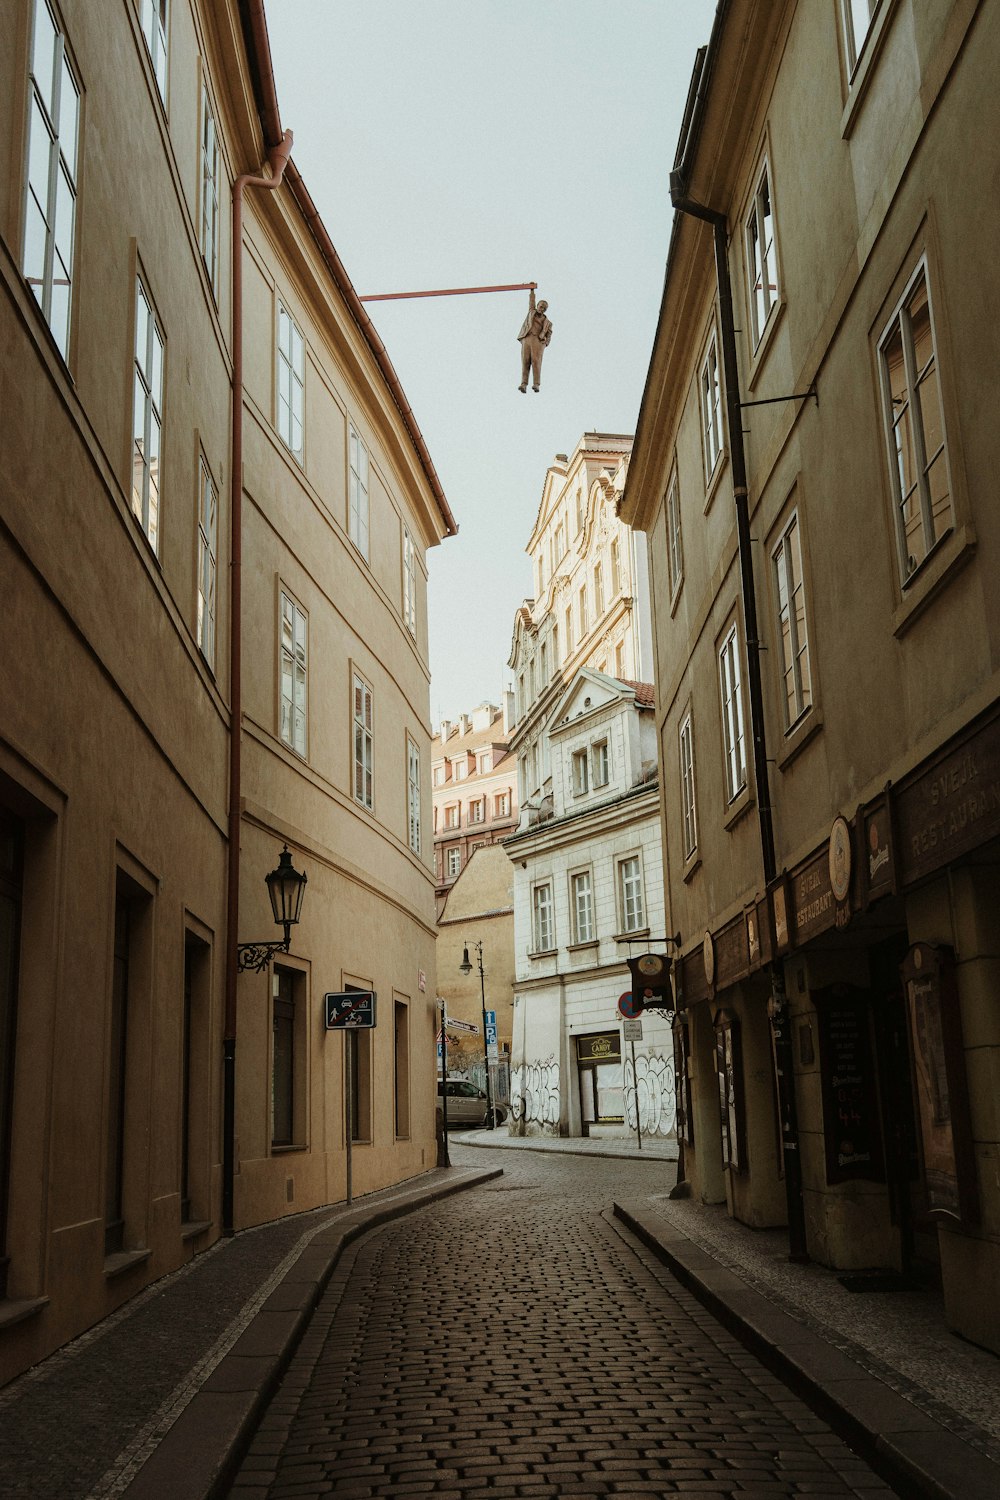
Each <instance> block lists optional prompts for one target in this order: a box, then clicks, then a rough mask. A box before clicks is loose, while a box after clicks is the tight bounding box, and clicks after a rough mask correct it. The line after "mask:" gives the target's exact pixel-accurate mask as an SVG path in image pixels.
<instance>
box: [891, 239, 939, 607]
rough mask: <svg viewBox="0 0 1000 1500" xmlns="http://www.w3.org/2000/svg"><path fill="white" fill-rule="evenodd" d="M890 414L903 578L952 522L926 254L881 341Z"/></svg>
mask: <svg viewBox="0 0 1000 1500" xmlns="http://www.w3.org/2000/svg"><path fill="white" fill-rule="evenodd" d="M879 363H880V367H881V375H882V401H883V417H884V422H885V432H886V440H887V442H888V446H889V470H890V479H891V483H892V492H893V501H894V505H893V510H894V512H895V524H896V544H897V548H898V551H899V562H900V572H901V576H902V580H903V582H904V583H906V582H907V581H908V579H909V578H910V576H911V575H912V574H913V573H914V572H915V571H916V569H917V568H918V567H919V566H920V564H921V563H922V562H923V560H924V558H925V557H926V556H927V554H928V553H929V552H930V551H931V549H932V548H933V547H934V546H935V545H936V543H938V542H939V541H940V540H941V538H942V536H944V534H945V532H947V531H948V530H949V529H950V528H951V525H952V508H951V485H950V482H949V477H948V453H947V447H946V444H945V432H944V413H943V411H942V408H941V389H940V385H939V381H938V361H937V351H936V348H935V339H934V323H933V319H932V316H931V303H930V294H929V290H928V285H927V265H926V262H924V261H921V263H920V265H919V267H918V268H917V271H916V273H915V274H914V276H913V277H912V278H911V280H910V283H909V285H908V286H907V288H906V291H905V292H904V294H903V296H902V298H901V300H900V302H899V305H898V307H897V308H896V310H895V312H894V313H893V315H892V317H891V319H890V320H889V325H888V327H887V328H886V330H885V332H884V333H883V335H882V337H881V339H880V340H879Z"/></svg>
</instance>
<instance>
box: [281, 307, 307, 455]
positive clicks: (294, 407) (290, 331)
mask: <svg viewBox="0 0 1000 1500" xmlns="http://www.w3.org/2000/svg"><path fill="white" fill-rule="evenodd" d="M277 376H278V436H279V437H280V438H281V441H282V442H283V443H284V445H285V447H286V448H287V449H288V450H289V452H291V453H293V454H294V455H295V457H296V458H298V459H301V458H302V405H303V399H302V398H303V391H304V390H305V379H306V346H305V341H304V339H303V337H302V330H301V329H300V328H299V326H298V324H297V323H296V321H295V319H294V318H293V317H292V315H291V313H290V312H289V311H288V309H287V308H286V307H285V306H284V304H283V303H281V302H279V303H278V370H277Z"/></svg>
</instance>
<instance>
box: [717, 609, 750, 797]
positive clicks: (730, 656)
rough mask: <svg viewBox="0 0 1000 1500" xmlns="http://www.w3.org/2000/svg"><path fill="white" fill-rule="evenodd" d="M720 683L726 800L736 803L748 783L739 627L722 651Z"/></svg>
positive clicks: (730, 636)
mask: <svg viewBox="0 0 1000 1500" xmlns="http://www.w3.org/2000/svg"><path fill="white" fill-rule="evenodd" d="M719 684H720V687H721V690H722V735H723V740H724V748H725V753H726V799H727V801H729V802H732V800H733V798H734V797H736V796H737V795H738V794H739V793H740V792H741V791H742V790H743V788H744V787H745V786H746V784H747V764H746V751H745V744H744V734H743V696H742V692H741V688H740V648H739V642H738V640H737V638H736V626H735V625H733V627H732V629H731V630H730V631H729V634H728V635H727V636H726V638H725V641H724V642H723V644H722V649H721V651H720V652H719Z"/></svg>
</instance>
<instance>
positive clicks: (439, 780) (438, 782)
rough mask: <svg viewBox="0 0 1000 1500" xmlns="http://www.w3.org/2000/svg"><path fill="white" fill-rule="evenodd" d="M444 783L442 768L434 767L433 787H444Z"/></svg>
mask: <svg viewBox="0 0 1000 1500" xmlns="http://www.w3.org/2000/svg"><path fill="white" fill-rule="evenodd" d="M444 782H445V771H444V766H435V767H434V785H435V786H444Z"/></svg>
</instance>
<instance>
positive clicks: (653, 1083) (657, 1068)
mask: <svg viewBox="0 0 1000 1500" xmlns="http://www.w3.org/2000/svg"><path fill="white" fill-rule="evenodd" d="M637 1080H638V1085H637ZM637 1094H638V1100H639V1121H640V1124H641V1125H642V1130H643V1134H644V1135H672V1134H673V1132H674V1129H675V1126H676V1119H677V1096H676V1091H675V1087H674V1060H673V1058H672V1057H661V1056H660V1055H659V1054H658V1053H656V1052H652V1053H650V1054H649V1055H648V1056H647V1055H645V1054H644V1053H643V1054H640V1055H639V1056H638V1057H637V1058H636V1060H635V1073H633V1072H632V1059H631V1058H626V1060H625V1120H626V1123H627V1124H628V1127H629V1129H630V1130H634V1129H635V1112H636V1095H637Z"/></svg>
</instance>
